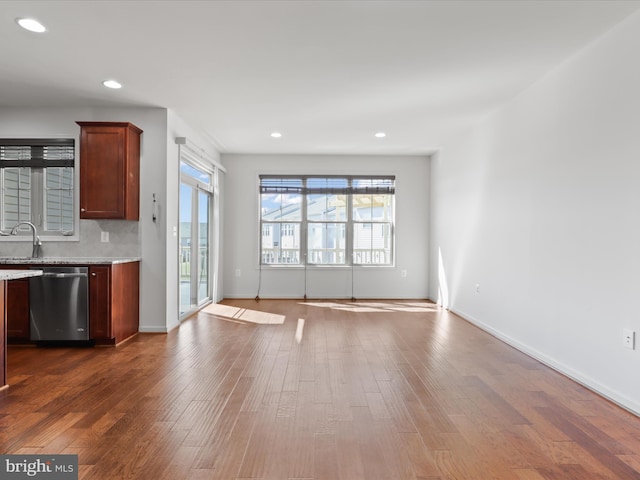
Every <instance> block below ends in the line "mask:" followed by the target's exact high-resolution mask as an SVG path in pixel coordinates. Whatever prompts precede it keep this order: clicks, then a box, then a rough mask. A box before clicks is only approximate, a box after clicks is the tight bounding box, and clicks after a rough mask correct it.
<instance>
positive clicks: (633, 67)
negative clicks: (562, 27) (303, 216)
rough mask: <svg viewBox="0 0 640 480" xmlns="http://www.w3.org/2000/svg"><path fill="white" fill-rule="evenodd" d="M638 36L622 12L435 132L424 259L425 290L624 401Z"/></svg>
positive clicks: (634, 388) (634, 212) (635, 320)
mask: <svg viewBox="0 0 640 480" xmlns="http://www.w3.org/2000/svg"><path fill="white" fill-rule="evenodd" d="M639 45H640V14H635V15H633V16H632V17H630V18H628V19H627V20H626V21H625V22H624V23H622V24H620V25H619V26H618V27H617V28H615V29H614V30H613V31H611V32H609V33H608V34H607V35H606V36H604V37H602V38H600V39H599V40H598V41H597V42H595V43H594V44H592V45H590V46H589V47H587V48H586V49H584V50H583V51H582V52H580V53H579V54H578V55H576V56H575V57H573V58H572V59H570V60H569V61H567V62H565V63H564V64H562V65H561V66H559V67H558V68H557V69H555V70H554V71H553V72H551V73H550V74H549V75H547V76H546V77H545V78H543V79H542V80H541V81H539V82H537V83H536V84H535V85H533V86H532V87H531V88H530V89H528V90H527V91H526V92H524V93H523V94H521V95H520V96H519V97H517V98H516V99H514V100H513V101H512V102H510V103H509V104H508V105H506V106H505V107H503V108H501V109H500V110H498V111H496V112H494V113H493V114H492V115H490V116H489V117H488V118H486V119H485V120H484V121H482V122H481V123H480V124H478V125H477V126H475V128H473V129H471V130H469V131H465V132H458V133H457V134H456V135H454V136H452V137H451V138H449V139H447V140H446V141H444V142H443V145H444V148H443V149H442V150H441V152H440V153H439V154H438V155H436V156H434V158H433V160H432V208H433V210H432V227H431V233H432V237H431V267H432V268H431V270H430V278H431V289H430V296H431V298H433V299H436V298H437V297H438V296H439V295H440V296H441V297H442V296H444V298H445V299H446V301H448V306H449V307H450V308H451V309H452V310H454V311H456V312H458V313H460V314H461V315H462V316H464V317H465V318H467V319H469V320H471V321H473V322H475V323H477V324H479V325H481V326H482V327H483V328H485V329H487V330H489V331H492V332H494V333H495V334H496V335H498V336H499V337H502V338H503V339H505V340H507V341H509V342H510V343H512V344H514V345H516V346H517V347H519V348H521V349H522V350H524V351H526V352H529V353H530V354H532V355H534V356H536V357H538V358H539V359H541V360H543V361H545V362H547V363H548V364H550V365H552V366H554V367H555V368H558V369H560V370H562V371H563V372H565V373H567V374H568V375H570V376H572V377H574V378H576V379H577V380H579V381H581V382H583V383H585V384H587V385H588V386H590V387H591V388H593V389H595V390H598V391H599V392H601V393H602V394H604V395H606V396H608V397H610V398H612V399H614V400H615V401H617V402H619V403H620V404H623V405H624V406H626V407H627V408H629V409H631V410H634V411H635V412H637V413H640V377H639V376H638V375H637V372H638V371H639V367H640V351H639V350H635V351H633V350H628V349H625V348H623V346H622V336H623V328H632V329H633V330H635V331H636V332H639V333H640V313H639V312H638V298H639V295H638V292H640V275H639V274H638V272H640V213H639V212H640V208H639V207H640V133H639V132H640V62H638V60H637V59H638V54H639V53H640V51H639V49H638V46H639ZM439 258H441V264H442V267H443V268H441V269H438V262H439ZM445 278H446V281H445V280H444V279H445ZM476 285H479V292H477V291H476ZM439 290H441V292H439ZM442 294H444V295H442Z"/></svg>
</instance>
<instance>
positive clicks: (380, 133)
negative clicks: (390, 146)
mask: <svg viewBox="0 0 640 480" xmlns="http://www.w3.org/2000/svg"><path fill="white" fill-rule="evenodd" d="M386 136H387V134H386V133H384V132H378V133H376V135H375V137H376V138H384V137H386Z"/></svg>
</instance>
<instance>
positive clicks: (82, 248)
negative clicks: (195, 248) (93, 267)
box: [0, 220, 141, 257]
mask: <svg viewBox="0 0 640 480" xmlns="http://www.w3.org/2000/svg"><path fill="white" fill-rule="evenodd" d="M79 226H80V239H79V241H64V242H56V241H48V240H46V239H45V240H43V241H42V247H41V248H42V250H41V256H42V257H139V256H140V255H141V248H140V232H139V229H140V223H139V222H132V221H126V220H80V223H79ZM102 232H108V233H109V241H108V242H102V241H101V237H102ZM29 238H31V237H29ZM6 239H7V237H3V239H2V241H0V257H28V256H31V242H24V241H19V242H16V241H7V240H6Z"/></svg>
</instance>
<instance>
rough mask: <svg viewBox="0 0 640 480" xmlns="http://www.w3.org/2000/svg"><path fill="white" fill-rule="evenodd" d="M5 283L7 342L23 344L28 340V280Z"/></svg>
mask: <svg viewBox="0 0 640 480" xmlns="http://www.w3.org/2000/svg"><path fill="white" fill-rule="evenodd" d="M6 283H7V298H6V302H5V303H6V307H7V340H8V342H9V343H16V342H19V343H23V342H25V341H28V340H29V279H28V278H21V279H18V280H11V281H10V282H6Z"/></svg>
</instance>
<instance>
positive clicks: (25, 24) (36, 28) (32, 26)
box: [16, 18, 47, 33]
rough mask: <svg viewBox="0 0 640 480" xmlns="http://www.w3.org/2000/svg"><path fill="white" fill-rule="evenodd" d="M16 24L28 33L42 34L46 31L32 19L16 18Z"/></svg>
mask: <svg viewBox="0 0 640 480" xmlns="http://www.w3.org/2000/svg"><path fill="white" fill-rule="evenodd" d="M16 23H17V24H18V25H20V26H21V27H22V28H24V29H25V30H29V31H30V32H34V33H44V32H46V31H47V29H46V28H45V26H44V25H42V24H41V23H40V22H39V21H37V20H35V19H33V18H16Z"/></svg>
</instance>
